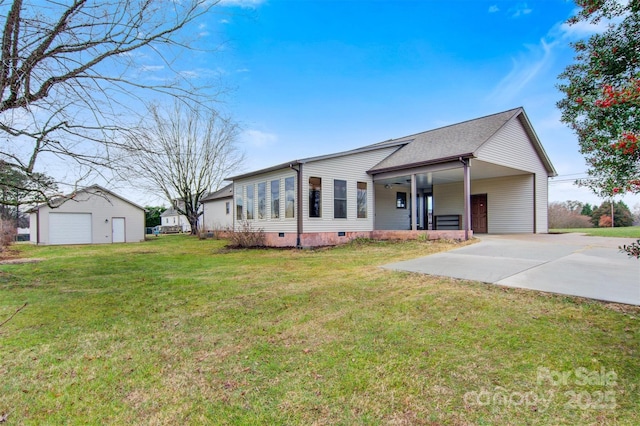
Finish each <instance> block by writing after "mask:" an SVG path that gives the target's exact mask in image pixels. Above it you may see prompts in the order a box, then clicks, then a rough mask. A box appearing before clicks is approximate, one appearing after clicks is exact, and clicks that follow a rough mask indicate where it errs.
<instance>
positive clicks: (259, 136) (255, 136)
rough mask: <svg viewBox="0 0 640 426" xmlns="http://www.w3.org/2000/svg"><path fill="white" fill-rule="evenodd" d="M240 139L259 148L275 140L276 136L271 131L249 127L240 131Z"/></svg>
mask: <svg viewBox="0 0 640 426" xmlns="http://www.w3.org/2000/svg"><path fill="white" fill-rule="evenodd" d="M242 140H243V141H244V142H245V143H246V144H248V145H251V146H253V147H258V148H261V147H265V146H269V145H271V144H273V143H274V142H276V141H277V140H278V136H277V135H275V134H273V133H267V132H263V131H260V130H252V129H250V130H245V131H244V132H242Z"/></svg>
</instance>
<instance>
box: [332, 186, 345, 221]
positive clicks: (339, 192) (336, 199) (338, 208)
mask: <svg viewBox="0 0 640 426" xmlns="http://www.w3.org/2000/svg"><path fill="white" fill-rule="evenodd" d="M333 217H334V219H346V218H347V181H346V180H340V179H334V180H333Z"/></svg>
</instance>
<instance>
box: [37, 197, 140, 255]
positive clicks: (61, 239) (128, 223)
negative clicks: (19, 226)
mask: <svg viewBox="0 0 640 426" xmlns="http://www.w3.org/2000/svg"><path fill="white" fill-rule="evenodd" d="M52 204H54V206H55V208H51V207H49V206H48V205H46V204H43V205H39V206H36V207H34V208H32V209H31V210H30V211H29V213H30V218H29V219H30V222H29V239H30V241H31V242H32V243H34V244H41V245H47V244H51V245H53V244H111V243H125V242H126V243H130V242H139V241H144V233H145V228H144V225H145V209H144V208H143V207H141V206H139V205H137V204H135V203H133V202H131V201H129V200H127V199H125V198H123V197H121V196H119V195H117V194H115V193H113V192H111V191H109V190H107V189H105V188H102V187H101V186H98V185H93V186H90V187H87V188H84V189H81V190H79V191H77V192H75V193H73V194H70V195H68V196H65V197H61V198H60V199H58V200H53V201H52Z"/></svg>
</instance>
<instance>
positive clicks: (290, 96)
mask: <svg viewBox="0 0 640 426" xmlns="http://www.w3.org/2000/svg"><path fill="white" fill-rule="evenodd" d="M574 8H575V4H574V3H573V2H572V1H564V0H542V1H535V2H534V1H531V2H519V1H495V0H494V1H483V0H467V1H454V0H449V1H431V0H428V1H427V0H425V1H417V0H416V1H409V0H407V1H382V0H381V1H364V0H363V1H357V0H351V1H338V0H335V1H305V0H300V1H283V0H269V1H266V0H265V1H261V0H224V1H223V3H222V6H218V7H217V9H216V11H217V12H216V13H214V14H211V15H208V16H207V18H206V20H204V21H202V22H200V23H199V25H200V27H199V30H200V31H201V36H202V41H204V42H206V43H209V45H208V46H207V47H217V46H218V45H219V43H220V40H224V44H223V45H222V46H221V48H220V49H218V51H217V52H216V53H211V54H202V53H200V54H195V53H194V54H191V56H189V55H184V58H183V59H184V60H185V64H183V65H184V66H189V67H192V68H193V69H197V70H215V73H216V74H217V75H220V76H222V78H223V81H224V84H225V85H226V86H227V87H229V88H231V89H232V90H231V91H230V92H229V93H228V94H227V95H226V96H225V97H224V98H223V101H224V102H223V103H222V104H221V108H223V109H225V110H226V111H227V112H228V113H230V114H232V115H233V117H234V118H235V119H236V120H238V121H239V122H240V123H241V124H242V126H243V129H244V131H243V133H242V137H241V141H242V146H243V148H244V150H245V151H246V154H247V162H246V165H245V168H244V170H242V171H248V170H255V169H260V168H263V167H268V166H271V165H274V164H278V163H281V162H285V161H289V160H293V159H297V158H305V157H309V156H315V155H322V154H328V153H332V152H337V151H342V150H347V149H352V148H356V147H359V146H363V145H367V144H371V143H375V142H379V141H383V140H386V139H389V138H395V137H401V136H405V135H409V134H412V133H417V132H421V131H424V130H429V129H433V128H436V127H440V126H443V125H448V124H452V123H456V122H459V121H464V120H468V119H472V118H476V117H481V116H485V115H489V114H493V113H496V112H500V111H504V110H507V109H511V108H515V107H519V106H522V107H524V109H525V111H526V112H527V114H528V116H529V118H530V120H531V122H532V124H533V126H534V128H535V129H536V131H537V133H538V136H539V138H540V139H541V141H542V143H543V145H544V147H545V149H546V151H547V153H548V155H549V157H550V158H551V161H552V162H553V164H554V166H555V167H556V170H557V171H558V173H559V175H560V176H559V177H557V178H555V179H553V180H552V181H551V182H550V197H549V199H550V201H565V200H580V201H583V202H590V203H592V204H593V203H597V204H600V202H601V201H602V200H600V199H598V198H597V197H595V196H594V195H592V194H591V193H590V192H589V191H588V190H586V189H580V188H577V187H575V186H574V185H573V184H572V180H573V179H575V178H578V177H581V176H584V172H585V170H586V166H585V164H584V160H583V158H582V156H581V155H580V154H579V152H578V145H577V141H576V138H575V136H574V135H573V134H572V132H571V131H570V130H569V129H568V128H567V127H566V125H564V124H562V123H561V122H560V120H559V118H560V112H559V111H558V109H557V108H556V106H555V104H556V102H557V101H558V100H559V99H560V97H561V94H560V92H559V91H558V90H557V88H556V85H557V83H558V79H557V76H558V74H559V73H560V72H561V71H562V70H563V69H564V68H565V67H566V66H567V65H568V64H570V63H571V62H572V59H573V51H572V50H571V48H570V47H569V42H570V41H574V40H576V39H577V38H580V37H585V36H588V35H589V34H591V33H593V31H596V30H597V28H594V27H589V26H587V25H579V26H574V27H568V26H567V25H565V24H564V22H565V21H566V19H567V18H569V17H570V16H572V14H573V12H574ZM624 201H625V202H626V203H627V204H628V205H629V207H631V208H633V206H634V205H635V204H638V203H640V197H639V196H626V197H625V198H624Z"/></svg>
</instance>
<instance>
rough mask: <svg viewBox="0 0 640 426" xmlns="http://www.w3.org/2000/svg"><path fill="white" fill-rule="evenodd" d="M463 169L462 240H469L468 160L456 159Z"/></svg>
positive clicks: (469, 185)
mask: <svg viewBox="0 0 640 426" xmlns="http://www.w3.org/2000/svg"><path fill="white" fill-rule="evenodd" d="M458 160H459V161H460V162H461V163H462V164H463V168H464V191H463V192H464V239H465V240H469V230H470V229H471V202H470V197H471V194H470V192H471V182H470V179H469V159H468V158H462V157H460V158H458Z"/></svg>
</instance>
